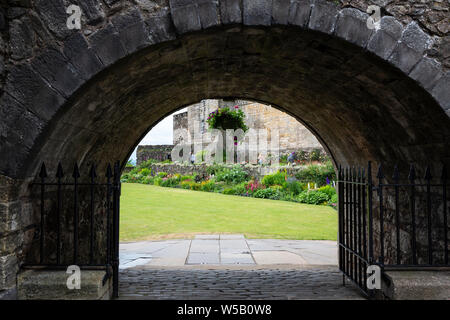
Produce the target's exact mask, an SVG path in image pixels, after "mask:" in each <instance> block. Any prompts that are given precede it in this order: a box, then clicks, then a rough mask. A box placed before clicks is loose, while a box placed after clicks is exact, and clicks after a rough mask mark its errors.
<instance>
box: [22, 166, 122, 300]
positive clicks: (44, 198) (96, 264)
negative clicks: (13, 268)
mask: <svg viewBox="0 0 450 320" xmlns="http://www.w3.org/2000/svg"><path fill="white" fill-rule="evenodd" d="M52 176H53V175H49V174H48V172H47V168H46V165H45V164H42V166H41V170H40V173H39V179H38V181H36V182H33V183H32V184H31V193H32V195H34V198H35V199H36V201H37V205H36V208H38V210H37V211H38V215H39V219H38V223H37V225H36V233H35V241H34V242H33V245H34V246H35V250H30V252H31V253H32V254H30V255H29V256H28V257H27V261H26V264H25V265H24V268H36V267H38V268H47V269H58V270H59V269H67V268H68V267H69V266H71V265H76V266H78V267H79V268H80V269H81V270H90V269H96V270H98V269H104V270H105V271H106V276H105V278H104V279H103V284H105V283H106V282H107V281H108V280H109V279H110V278H111V277H112V287H113V288H112V289H113V296H114V297H118V292H119V291H118V289H119V211H120V192H121V184H120V165H119V162H116V163H115V164H114V166H113V167H111V165H110V164H108V166H107V167H106V171H105V172H104V176H103V177H98V176H97V170H96V166H95V165H92V166H91V167H90V170H89V172H88V174H87V175H85V176H83V175H82V174H81V173H80V168H79V167H78V165H77V164H75V165H74V167H73V171H72V174H71V175H70V176H66V175H65V173H64V170H63V167H62V165H61V164H58V166H57V169H56V170H55V173H54V178H53V179H52V178H51V177H52Z"/></svg>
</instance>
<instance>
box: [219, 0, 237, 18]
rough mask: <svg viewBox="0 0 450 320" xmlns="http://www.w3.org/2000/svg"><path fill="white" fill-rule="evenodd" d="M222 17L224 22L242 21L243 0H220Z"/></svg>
mask: <svg viewBox="0 0 450 320" xmlns="http://www.w3.org/2000/svg"><path fill="white" fill-rule="evenodd" d="M220 17H221V20H222V23H223V24H232V23H242V9H241V0H220Z"/></svg>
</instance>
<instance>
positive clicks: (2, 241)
mask: <svg viewBox="0 0 450 320" xmlns="http://www.w3.org/2000/svg"><path fill="white" fill-rule="evenodd" d="M22 244H23V233H22V232H14V233H12V234H8V235H6V236H3V237H0V254H3V255H4V254H11V253H14V252H15V251H16V250H17V249H18V248H20V247H21V246H22Z"/></svg>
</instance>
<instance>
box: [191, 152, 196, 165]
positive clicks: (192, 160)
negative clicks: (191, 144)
mask: <svg viewBox="0 0 450 320" xmlns="http://www.w3.org/2000/svg"><path fill="white" fill-rule="evenodd" d="M194 162H195V154H193V153H191V164H194Z"/></svg>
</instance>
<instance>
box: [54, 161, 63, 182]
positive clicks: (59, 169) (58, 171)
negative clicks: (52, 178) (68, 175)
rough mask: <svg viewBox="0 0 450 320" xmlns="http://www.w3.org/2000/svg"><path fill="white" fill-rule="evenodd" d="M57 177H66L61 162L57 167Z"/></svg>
mask: <svg viewBox="0 0 450 320" xmlns="http://www.w3.org/2000/svg"><path fill="white" fill-rule="evenodd" d="M56 177H57V178H62V177H64V171H63V168H62V165H61V162H60V163H58V169H56Z"/></svg>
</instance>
